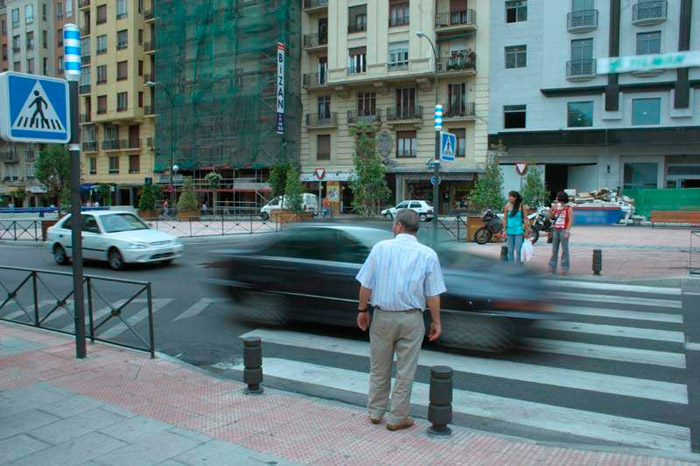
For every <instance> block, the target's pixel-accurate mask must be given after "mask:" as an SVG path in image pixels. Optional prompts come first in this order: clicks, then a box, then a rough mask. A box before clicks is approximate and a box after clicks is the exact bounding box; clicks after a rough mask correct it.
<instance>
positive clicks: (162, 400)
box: [0, 323, 697, 466]
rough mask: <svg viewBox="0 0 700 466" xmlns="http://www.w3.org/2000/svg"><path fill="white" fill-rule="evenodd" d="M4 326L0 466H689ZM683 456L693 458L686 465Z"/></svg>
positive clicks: (650, 453) (1, 336) (649, 453)
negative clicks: (310, 393) (421, 416)
mask: <svg viewBox="0 0 700 466" xmlns="http://www.w3.org/2000/svg"><path fill="white" fill-rule="evenodd" d="M88 352H89V355H88V358H87V359H84V360H76V359H75V358H74V346H73V342H72V340H71V339H69V338H68V337H64V336H62V335H57V334H53V333H47V332H44V331H41V330H36V329H30V328H25V327H20V326H14V325H9V324H4V323H0V464H13V465H77V464H85V465H129V466H131V465H140V464H144V465H150V464H163V465H180V466H182V465H204V464H210V465H212V464H213V465H242V464H261V463H262V464H277V465H289V464H315V465H376V464H386V465H389V464H396V465H409V464H411V465H412V464H416V465H425V464H436V465H437V464H440V465H452V464H454V465H457V464H460V465H463V464H469V465H472V464H475V465H476V464H479V465H485V464H498V465H519V466H520V465H562V464H565V465H607V464H611V465H612V464H616V465H617V464H630V465H631V464H634V465H672V464H674V465H680V464H697V463H696V462H694V460H695V458H696V456H695V455H684V456H681V455H680V454H679V456H678V457H676V458H671V457H669V456H668V455H667V456H666V457H662V456H660V455H662V454H661V453H658V452H654V451H643V452H641V451H635V452H633V453H630V452H629V451H627V452H624V451H623V450H617V449H612V450H611V449H608V450H607V451H593V450H585V449H583V448H581V447H570V446H560V445H557V446H555V445H542V444H537V443H534V442H529V441H524V440H519V439H513V438H506V437H502V436H497V435H491V434H484V433H479V432H476V431H472V430H468V429H463V428H454V433H453V435H452V436H451V437H449V438H443V439H436V438H430V437H428V436H427V435H426V428H427V426H428V424H427V422H426V421H424V420H419V421H418V422H417V424H416V426H414V427H413V428H411V429H409V430H407V431H402V432H396V433H392V432H389V431H387V430H386V427H385V425H384V424H382V425H379V426H375V425H371V424H370V423H369V422H368V420H367V416H366V413H365V411H364V410H362V409H359V408H356V407H352V406H348V405H343V404H340V403H335V402H329V401H323V400H319V399H314V398H309V397H304V396H298V395H294V394H288V393H282V392H278V391H274V390H267V391H266V392H265V394H264V395H263V396H258V397H248V396H245V395H243V394H242V389H243V385H242V384H241V383H238V382H234V381H230V380H221V379H218V378H215V377H213V376H211V375H208V374H205V373H203V372H202V371H199V370H198V369H195V368H191V367H189V366H186V365H184V364H182V363H180V362H178V361H170V360H166V359H156V360H151V359H149V358H148V356H146V355H143V354H140V353H135V352H132V351H126V350H120V349H115V348H113V347H110V346H107V345H101V344H96V345H90V346H89V348H88ZM677 458H684V459H686V460H687V462H682V461H680V460H678V459H677Z"/></svg>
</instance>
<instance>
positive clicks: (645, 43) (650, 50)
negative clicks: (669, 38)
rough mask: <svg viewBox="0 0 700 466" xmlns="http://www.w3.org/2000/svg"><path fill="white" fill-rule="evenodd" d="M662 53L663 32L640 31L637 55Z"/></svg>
mask: <svg viewBox="0 0 700 466" xmlns="http://www.w3.org/2000/svg"><path fill="white" fill-rule="evenodd" d="M657 53H661V32H660V31H655V32H640V33H639V34H637V55H653V54H657Z"/></svg>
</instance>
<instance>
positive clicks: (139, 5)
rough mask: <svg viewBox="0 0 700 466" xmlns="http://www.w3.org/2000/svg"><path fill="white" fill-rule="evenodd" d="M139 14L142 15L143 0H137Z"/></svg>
mask: <svg viewBox="0 0 700 466" xmlns="http://www.w3.org/2000/svg"><path fill="white" fill-rule="evenodd" d="M137 8H138V11H139V13H143V0H139V1H138V4H137Z"/></svg>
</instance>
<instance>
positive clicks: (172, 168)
mask: <svg viewBox="0 0 700 466" xmlns="http://www.w3.org/2000/svg"><path fill="white" fill-rule="evenodd" d="M146 86H147V87H150V88H153V89H155V88H156V87H160V88H161V89H163V91H164V92H165V95H166V96H167V97H168V101H169V102H170V164H169V165H168V167H169V169H168V171H169V172H170V209H173V210H175V204H176V202H177V196H175V189H174V188H175V186H174V185H173V171H177V170H179V167H178V166H177V165H173V154H174V153H175V105H174V104H173V95H172V94H171V93H170V90H169V89H168V88H167V87H165V86H164V85H163V84H161V83H157V82H154V81H148V82H147V83H146ZM151 104H152V105H153V107H154V108H153V111H154V112H155V102H151Z"/></svg>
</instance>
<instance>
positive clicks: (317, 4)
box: [304, 0, 328, 9]
mask: <svg viewBox="0 0 700 466" xmlns="http://www.w3.org/2000/svg"><path fill="white" fill-rule="evenodd" d="M327 6H328V0H304V9H310V8H321V7H327Z"/></svg>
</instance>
